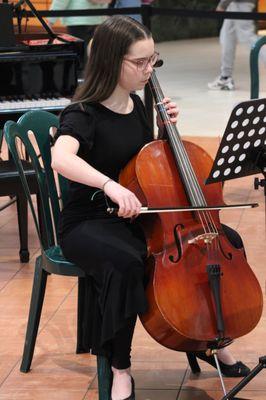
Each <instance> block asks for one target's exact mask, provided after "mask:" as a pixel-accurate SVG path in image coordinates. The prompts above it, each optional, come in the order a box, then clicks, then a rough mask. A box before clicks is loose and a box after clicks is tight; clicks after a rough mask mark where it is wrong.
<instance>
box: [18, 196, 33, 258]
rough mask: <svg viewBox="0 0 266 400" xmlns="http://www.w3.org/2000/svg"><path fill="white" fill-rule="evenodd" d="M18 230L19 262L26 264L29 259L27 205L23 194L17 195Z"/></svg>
mask: <svg viewBox="0 0 266 400" xmlns="http://www.w3.org/2000/svg"><path fill="white" fill-rule="evenodd" d="M17 212H18V229H19V239H20V251H19V256H20V261H21V262H22V263H25V262H28V261H29V258H30V254H29V250H28V203H27V198H26V196H25V195H24V193H20V194H18V195H17Z"/></svg>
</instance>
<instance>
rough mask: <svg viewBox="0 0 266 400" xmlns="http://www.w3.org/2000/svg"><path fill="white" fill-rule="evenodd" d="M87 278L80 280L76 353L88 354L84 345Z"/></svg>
mask: <svg viewBox="0 0 266 400" xmlns="http://www.w3.org/2000/svg"><path fill="white" fill-rule="evenodd" d="M84 298H85V278H78V312H77V314H78V321H77V347H76V353H77V354H81V353H86V352H87V351H86V349H84V347H83V344H82V338H83V318H84Z"/></svg>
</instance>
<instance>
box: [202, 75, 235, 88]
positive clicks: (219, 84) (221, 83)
mask: <svg viewBox="0 0 266 400" xmlns="http://www.w3.org/2000/svg"><path fill="white" fill-rule="evenodd" d="M208 88H209V89H210V90H235V84H234V81H233V79H232V78H231V77H228V78H222V77H221V76H218V78H216V79H215V80H214V81H213V82H209V83H208Z"/></svg>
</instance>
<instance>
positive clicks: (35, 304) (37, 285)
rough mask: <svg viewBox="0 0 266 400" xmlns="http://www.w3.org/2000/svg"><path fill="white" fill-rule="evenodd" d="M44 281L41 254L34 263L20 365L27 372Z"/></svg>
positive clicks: (31, 354) (45, 273) (33, 345)
mask: <svg viewBox="0 0 266 400" xmlns="http://www.w3.org/2000/svg"><path fill="white" fill-rule="evenodd" d="M46 282H47V272H46V271H45V270H44V269H43V268H42V260H41V256H39V257H38V258H37V260H36V264H35V272H34V280H33V288H32V294H31V302H30V311H29V318H28V324H27V332H26V339H25V344H24V351H23V356H22V363H21V366H20V371H21V372H28V371H29V370H30V366H31V361H32V357H33V353H34V348H35V343H36V337H37V333H38V328H39V323H40V318H41V312H42V305H43V299H44V294H45V288H46Z"/></svg>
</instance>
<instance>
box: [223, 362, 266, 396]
mask: <svg viewBox="0 0 266 400" xmlns="http://www.w3.org/2000/svg"><path fill="white" fill-rule="evenodd" d="M263 368H266V356H263V357H260V358H259V363H258V364H257V365H256V367H255V368H253V369H252V370H251V371H250V373H249V374H248V376H246V377H245V378H243V379H242V381H240V382H239V383H238V384H237V385H235V386H234V387H233V389H231V390H229V392H228V393H227V394H226V395H225V396H224V397H223V398H222V399H221V400H233V399H234V396H235V395H236V394H237V393H238V392H240V390H241V389H243V387H244V386H246V385H247V384H248V383H249V382H250V381H251V380H252V379H253V378H255V376H256V375H257V374H258V373H259V372H260V371H261V370H262V369H263Z"/></svg>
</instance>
